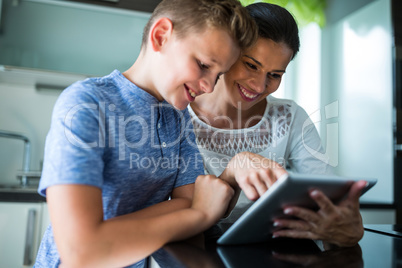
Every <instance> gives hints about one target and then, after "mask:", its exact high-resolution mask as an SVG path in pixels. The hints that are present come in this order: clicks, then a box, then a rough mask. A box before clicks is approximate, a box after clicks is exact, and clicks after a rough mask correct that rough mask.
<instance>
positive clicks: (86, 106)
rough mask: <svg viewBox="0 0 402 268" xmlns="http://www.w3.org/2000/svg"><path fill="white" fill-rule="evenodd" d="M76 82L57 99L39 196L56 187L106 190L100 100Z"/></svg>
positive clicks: (47, 140) (46, 144) (46, 145)
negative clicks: (85, 186)
mask: <svg viewBox="0 0 402 268" xmlns="http://www.w3.org/2000/svg"><path fill="white" fill-rule="evenodd" d="M85 89H86V88H85V86H84V85H83V84H80V83H76V84H74V85H73V86H71V87H70V88H67V89H66V90H65V92H63V93H62V94H61V95H60V97H59V99H58V100H57V102H56V104H55V107H54V110H53V114H52V122H51V127H50V130H49V133H48V135H47V137H46V143H45V156H44V166H43V171H42V177H41V181H40V184H39V189H38V191H39V193H40V194H41V195H43V196H45V195H46V188H47V187H49V186H51V185H55V184H86V185H93V186H96V187H102V182H103V176H102V171H103V161H102V154H103V148H102V146H101V143H102V141H101V139H102V137H103V132H104V131H103V127H104V126H102V124H101V123H100V122H101V121H100V120H99V114H100V112H99V105H98V103H99V100H98V99H97V98H96V96H94V95H93V94H92V95H91V94H89V93H88V91H87V90H85Z"/></svg>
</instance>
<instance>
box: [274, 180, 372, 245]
mask: <svg viewBox="0 0 402 268" xmlns="http://www.w3.org/2000/svg"><path fill="white" fill-rule="evenodd" d="M366 184H367V182H365V181H358V182H355V183H354V184H353V185H352V187H351V189H350V190H349V194H348V197H347V198H346V199H345V200H343V201H342V202H340V203H339V205H337V206H336V205H334V204H333V203H332V202H331V201H330V200H329V199H328V197H327V196H325V195H324V194H323V193H322V192H321V191H319V190H314V191H312V192H310V197H311V198H312V199H313V200H314V201H315V202H316V203H317V204H318V206H319V210H318V211H317V212H314V211H312V210H309V209H305V208H301V207H287V208H285V209H284V213H285V214H286V215H289V216H294V217H297V218H299V220H289V219H276V220H275V221H274V225H275V226H277V227H281V228H282V227H283V228H286V229H284V230H279V231H275V232H274V233H273V236H274V237H292V238H307V239H319V240H323V241H325V242H328V243H331V244H334V245H337V246H341V247H350V246H354V245H356V244H357V243H358V242H359V240H360V239H361V238H362V237H363V233H364V228H363V223H362V218H361V215H360V211H359V197H360V194H361V191H362V190H363V188H364V187H365V186H366Z"/></svg>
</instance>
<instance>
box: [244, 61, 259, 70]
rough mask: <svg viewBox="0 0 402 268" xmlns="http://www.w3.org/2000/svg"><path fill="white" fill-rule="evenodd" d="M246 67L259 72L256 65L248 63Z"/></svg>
mask: <svg viewBox="0 0 402 268" xmlns="http://www.w3.org/2000/svg"><path fill="white" fill-rule="evenodd" d="M246 65H247V66H248V67H249V68H251V69H253V70H257V66H255V65H254V64H252V63H249V62H246Z"/></svg>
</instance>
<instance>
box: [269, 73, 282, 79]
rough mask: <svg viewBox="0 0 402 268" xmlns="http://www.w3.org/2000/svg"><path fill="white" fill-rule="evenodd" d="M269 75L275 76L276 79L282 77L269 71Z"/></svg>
mask: <svg viewBox="0 0 402 268" xmlns="http://www.w3.org/2000/svg"><path fill="white" fill-rule="evenodd" d="M268 76H270V77H272V78H274V79H279V78H281V75H280V74H276V73H268Z"/></svg>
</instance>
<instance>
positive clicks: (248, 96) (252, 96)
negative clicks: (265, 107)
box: [237, 84, 260, 101]
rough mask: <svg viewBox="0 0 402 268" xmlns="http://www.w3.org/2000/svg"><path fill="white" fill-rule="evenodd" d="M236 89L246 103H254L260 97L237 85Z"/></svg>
mask: <svg viewBox="0 0 402 268" xmlns="http://www.w3.org/2000/svg"><path fill="white" fill-rule="evenodd" d="M237 87H238V89H239V92H240V96H241V97H242V98H243V99H244V100H246V101H254V100H255V99H256V98H257V97H258V96H260V94H258V93H254V92H251V91H249V90H247V89H246V88H245V87H243V86H241V85H240V84H237Z"/></svg>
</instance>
